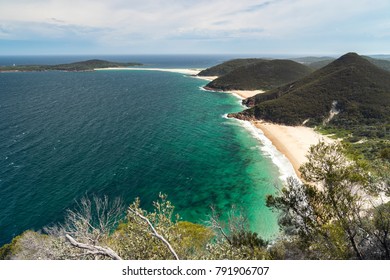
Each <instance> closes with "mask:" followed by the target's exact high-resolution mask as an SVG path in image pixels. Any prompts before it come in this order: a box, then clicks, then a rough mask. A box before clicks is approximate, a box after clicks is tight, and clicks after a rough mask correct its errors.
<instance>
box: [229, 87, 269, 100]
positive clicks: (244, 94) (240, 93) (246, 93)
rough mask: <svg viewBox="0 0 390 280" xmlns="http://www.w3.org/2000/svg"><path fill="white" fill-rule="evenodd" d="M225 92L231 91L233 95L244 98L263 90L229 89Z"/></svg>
mask: <svg viewBox="0 0 390 280" xmlns="http://www.w3.org/2000/svg"><path fill="white" fill-rule="evenodd" d="M226 92H228V93H233V94H235V95H238V96H239V97H240V98H242V99H246V98H249V97H252V96H255V95H256V94H259V93H264V92H265V91H264V90H260V89H259V90H229V91H226Z"/></svg>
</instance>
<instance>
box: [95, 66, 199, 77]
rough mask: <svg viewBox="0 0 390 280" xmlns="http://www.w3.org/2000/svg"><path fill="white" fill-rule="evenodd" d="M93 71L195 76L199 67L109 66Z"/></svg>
mask: <svg viewBox="0 0 390 280" xmlns="http://www.w3.org/2000/svg"><path fill="white" fill-rule="evenodd" d="M94 70H95V71H161V72H171V73H179V74H185V75H190V76H197V75H198V73H199V72H200V71H201V69H188V68H141V67H109V68H95V69H94Z"/></svg>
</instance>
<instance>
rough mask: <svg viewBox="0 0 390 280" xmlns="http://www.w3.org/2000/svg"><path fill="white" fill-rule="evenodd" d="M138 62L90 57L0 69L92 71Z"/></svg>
mask: <svg viewBox="0 0 390 280" xmlns="http://www.w3.org/2000/svg"><path fill="white" fill-rule="evenodd" d="M139 65H142V64H140V63H135V62H129V63H120V62H111V61H105V60H99V59H92V60H87V61H80V62H74V63H68V64H58V65H21V66H1V67H0V72H1V71H92V70H94V69H95V68H111V67H113V68H115V67H129V66H139Z"/></svg>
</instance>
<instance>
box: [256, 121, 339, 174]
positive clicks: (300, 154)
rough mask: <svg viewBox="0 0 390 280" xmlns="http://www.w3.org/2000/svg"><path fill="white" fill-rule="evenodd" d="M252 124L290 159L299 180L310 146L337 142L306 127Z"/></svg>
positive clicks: (264, 123)
mask: <svg viewBox="0 0 390 280" xmlns="http://www.w3.org/2000/svg"><path fill="white" fill-rule="evenodd" d="M251 123H252V124H253V125H254V126H255V127H256V128H257V129H259V130H261V131H262V132H263V133H264V135H265V137H267V138H268V139H269V140H270V141H271V142H272V144H273V145H274V146H275V148H276V149H277V150H278V151H279V152H280V153H282V154H283V155H284V156H285V157H286V158H287V159H288V161H289V162H290V163H291V164H292V166H293V168H294V171H295V174H296V175H297V176H298V178H301V174H300V172H299V167H300V166H301V165H302V164H304V163H306V162H307V157H306V155H307V153H308V152H309V149H310V146H312V145H316V144H318V142H320V141H323V142H325V143H333V142H334V141H336V140H334V139H331V138H329V137H327V136H325V135H322V134H320V133H318V132H316V131H314V129H313V128H310V127H306V126H287V125H280V124H273V123H268V122H264V121H251Z"/></svg>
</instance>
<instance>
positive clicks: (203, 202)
mask: <svg viewBox="0 0 390 280" xmlns="http://www.w3.org/2000/svg"><path fill="white" fill-rule="evenodd" d="M84 58H88V57H77V58H74V57H73V58H71V57H13V58H12V57H0V65H12V64H14V63H15V64H31V63H33V64H46V63H47V64H50V63H52V64H55V63H64V62H71V61H77V60H82V59H84ZM103 58H105V59H110V57H103ZM113 58H116V60H117V61H138V62H143V63H145V64H147V65H149V66H151V67H166V68H169V67H176V68H177V67H181V68H199V67H207V66H210V65H214V64H217V63H220V62H222V61H224V60H226V59H227V57H222V56H218V57H217V56H163V57H160V56H143V57H141V56H138V57H111V60H113ZM137 58H138V59H137ZM205 84H206V82H205V81H202V80H199V79H195V78H191V77H186V76H184V75H182V74H177V73H168V72H156V71H98V72H83V73H72V72H44V73H43V72H42V73H38V72H37V73H0V245H1V244H4V243H6V242H9V241H10V240H11V239H12V238H13V237H14V236H16V235H18V234H20V233H21V232H23V231H24V230H27V229H34V230H39V229H41V228H42V227H43V226H45V225H47V224H50V223H54V222H58V221H61V219H62V217H63V215H64V212H65V210H66V209H67V208H72V207H74V205H75V201H77V200H78V199H80V198H81V197H82V196H84V195H85V194H97V195H98V196H103V195H108V196H109V197H110V198H115V197H117V196H120V197H122V199H123V200H124V201H125V202H126V203H127V204H129V203H131V202H132V201H133V200H134V198H136V197H140V198H141V201H142V206H143V207H145V208H147V209H151V207H150V206H151V202H152V201H153V200H156V198H157V197H158V193H159V192H162V193H166V194H168V197H169V199H170V200H171V201H172V202H173V203H174V205H175V206H176V210H177V212H178V213H179V214H180V215H181V216H182V217H183V219H185V220H190V221H193V222H200V223H202V222H204V221H205V220H207V216H208V215H209V214H210V212H211V211H210V206H211V205H214V206H215V207H216V208H217V209H219V210H221V211H222V212H224V213H226V212H227V211H228V210H229V209H230V207H231V206H232V205H236V206H237V207H240V208H241V207H242V209H243V211H244V213H245V214H246V215H248V217H249V220H250V223H251V228H252V230H254V231H257V232H258V233H260V234H261V235H263V236H265V237H267V238H270V237H271V236H272V235H274V234H276V232H277V223H276V217H275V214H274V213H272V212H270V211H269V210H268V209H267V208H266V207H265V202H264V199H265V196H266V195H267V194H271V193H274V192H275V188H274V185H275V184H277V183H279V179H278V177H279V175H280V174H279V171H278V169H277V167H276V166H275V165H274V164H273V163H272V161H271V159H270V157H269V156H266V155H263V152H262V150H261V149H262V144H261V143H260V142H259V141H258V140H257V139H255V138H254V137H253V136H252V135H251V134H250V133H249V132H248V130H247V129H245V128H244V127H243V126H242V125H241V124H240V123H239V122H238V121H236V120H230V119H226V118H224V117H223V115H224V114H226V113H229V112H237V111H240V110H241V109H242V107H241V105H240V104H239V101H238V99H237V98H235V97H234V96H231V95H229V94H224V93H215V92H207V91H203V90H201V89H200V87H201V86H203V85H205Z"/></svg>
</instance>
